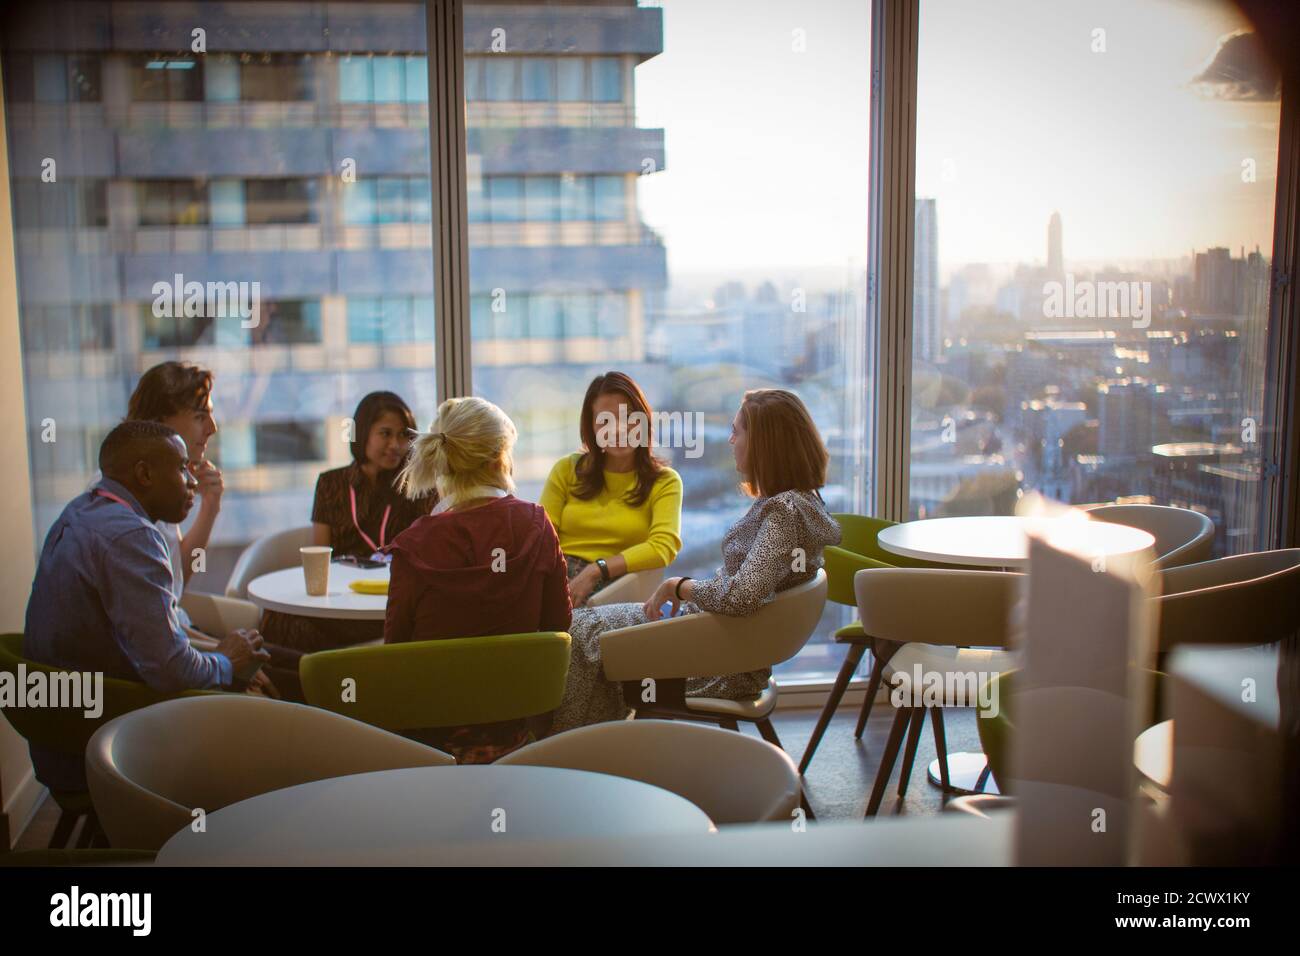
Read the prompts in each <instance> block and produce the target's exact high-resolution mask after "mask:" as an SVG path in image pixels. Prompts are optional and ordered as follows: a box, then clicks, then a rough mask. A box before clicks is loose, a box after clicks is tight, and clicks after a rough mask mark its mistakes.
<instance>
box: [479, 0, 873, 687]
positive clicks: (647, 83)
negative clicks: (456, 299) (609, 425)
mask: <svg viewBox="0 0 1300 956" xmlns="http://www.w3.org/2000/svg"><path fill="white" fill-rule="evenodd" d="M531 6H532V8H531V9H529V10H528V11H527V13H526V14H525V13H522V12H521V13H520V14H518V16H519V24H521V25H522V24H525V23H526V24H528V28H527V29H524V28H522V26H521V27H520V28H519V29H515V27H516V24H515V22H514V21H512V19H511V14H510V11H511V10H512V9H514V8H512V7H498V6H495V5H494V6H491V7H486V6H484V7H481V8H478V9H480V10H482V11H488V10H490V11H491V13H492V22H493V23H498V24H500V25H501V26H503V27H504V28H505V31H506V36H507V37H510V38H514V39H513V42H514V45H512V46H511V47H510V53H511V55H512V57H507V56H506V55H503V54H492V53H490V52H489V42H490V38H489V37H486V36H484V37H473V36H467V37H466V52H467V54H468V55H469V61H468V62H470V63H472V64H474V65H470V66H467V74H466V76H467V96H468V97H469V98H470V99H477V98H479V94H480V93H481V94H482V96H483V97H484V98H486V99H489V100H492V99H500V100H506V99H510V100H517V99H521V98H522V99H523V100H525V101H527V100H528V99H530V98H531V97H530V96H529V89H530V82H531V81H530V79H529V76H530V74H529V71H530V70H531V69H533V67H532V66H530V64H532V63H535V62H537V61H539V60H546V59H548V60H550V61H551V62H553V63H554V69H555V99H556V100H559V101H563V102H565V103H572V102H577V101H586V102H591V103H593V104H611V103H625V104H626V106H627V107H628V108H627V109H626V110H621V111H620V110H610V109H609V108H608V107H605V108H603V109H602V110H600V111H599V115H600V116H601V117H602V119H601V122H602V123H610V124H611V125H601V126H593V127H592V128H591V129H590V130H584V131H583V132H584V134H586V135H585V136H584V137H583V141H582V144H581V146H576V145H574V144H573V142H572V141H571V140H570V139H569V138H566V137H561V136H558V135H554V134H553V133H551V132H550V131H549V130H548V129H547V127H548V126H553V125H554V124H555V123H557V122H559V121H560V120H559V119H558V116H559V114H561V112H562V111H559V110H556V109H555V107H554V105H553V104H551V103H540V102H538V103H532V104H530V103H528V102H522V103H518V104H517V105H514V106H512V110H513V112H512V113H511V114H510V116H511V118H512V123H511V125H510V126H507V125H505V124H504V123H503V122H502V121H501V119H500V117H498V116H496V115H494V114H493V113H492V112H491V111H490V110H477V109H471V110H469V111H468V119H469V123H470V140H471V142H472V143H473V142H475V141H476V140H475V134H476V132H477V131H476V129H475V125H476V124H482V125H484V126H488V125H490V126H491V130H490V138H489V136H488V135H486V134H487V132H488V131H487V130H484V131H483V132H484V136H483V140H482V141H484V142H488V141H490V143H491V148H490V149H489V148H485V149H484V150H483V152H482V153H481V154H479V155H474V156H471V157H470V168H471V169H475V170H477V171H478V173H479V176H478V181H479V183H481V190H482V196H481V198H480V197H479V196H478V195H477V194H475V193H474V192H471V200H470V203H471V205H470V213H471V219H472V220H483V219H488V220H491V221H492V222H493V223H494V224H495V223H498V222H509V221H513V220H518V219H521V218H522V219H526V220H527V221H528V222H530V223H531V222H533V221H549V220H552V219H558V220H560V221H561V224H562V226H561V228H558V229H555V230H541V229H539V230H513V229H502V230H497V229H484V230H481V231H479V230H475V231H473V232H472V233H471V236H472V237H473V241H474V243H475V246H474V248H473V249H472V250H471V252H472V255H471V264H470V286H471V290H472V293H473V294H472V298H471V302H470V320H471V330H470V331H471V336H472V348H473V384H474V390H475V392H477V393H479V394H481V395H484V396H486V397H487V398H490V399H492V400H493V401H495V402H497V403H498V404H500V405H501V406H502V407H503V408H505V410H506V411H507V412H508V413H509V414H510V415H511V417H512V418H513V420H514V421H515V424H516V425H517V426H518V428H519V432H520V436H519V444H518V447H517V450H516V456H515V461H516V467H517V477H518V480H519V484H520V494H522V495H524V496H526V497H534V498H535V496H536V495H537V494H539V493H540V491H541V487H542V483H543V481H544V480H545V478H546V475H547V474H548V473H549V471H550V469H551V466H552V465H553V464H554V463H555V461H556V460H557V459H558V458H560V457H561V456H562V455H565V454H568V453H570V452H572V451H575V450H577V449H578V441H579V439H578V410H579V407H580V405H581V402H582V396H583V393H584V391H585V389H586V387H587V384H588V382H590V380H591V378H592V377H593V376H594V375H595V374H597V373H600V372H604V371H607V370H609V369H619V370H621V371H624V372H626V373H628V374H630V375H632V376H633V377H634V378H635V379H636V380H637V381H638V382H639V383H640V384H641V385H642V387H643V388H644V389H645V391H646V392H647V394H648V396H649V398H650V400H651V402H652V403H653V405H654V407H655V408H656V409H657V410H663V411H665V412H677V413H681V414H682V415H685V416H687V417H689V418H690V420H691V422H692V424H694V423H695V421H696V418H697V417H698V420H699V423H700V427H701V431H700V432H699V433H697V434H696V437H699V438H700V439H701V442H700V443H699V444H697V445H695V447H692V448H687V447H685V442H684V441H682V440H681V439H682V436H681V435H678V436H677V439H678V440H677V441H676V442H675V443H674V442H673V440H672V439H673V436H671V435H670V436H667V437H666V439H665V442H664V447H662V448H661V449H660V452H661V454H663V455H664V457H666V458H667V459H668V460H669V461H670V462H671V464H672V466H673V467H674V468H676V469H677V470H678V471H679V472H680V473H681V475H682V479H683V482H684V485H685V502H684V511H683V519H682V538H683V548H682V551H681V553H680V554H679V555H678V557H677V560H676V561H675V562H674V564H673V566H672V571H671V573H674V574H689V575H693V576H696V577H699V576H707V575H711V574H712V573H713V571H714V570H715V569H716V568H717V566H718V565H719V564H720V563H721V560H722V557H721V541H722V536H723V534H724V533H725V532H726V530H727V528H728V526H729V525H730V524H732V523H733V522H734V521H735V520H736V519H737V518H739V517H740V516H741V515H742V514H743V513H744V512H745V510H746V509H747V508H748V507H749V502H748V501H747V500H746V499H745V498H744V497H743V495H742V494H741V493H740V492H739V491H738V489H737V481H738V476H737V474H736V471H735V467H734V461H733V458H732V455H731V448H730V446H729V444H728V441H727V439H728V435H729V432H730V425H731V419H732V416H733V414H734V413H735V411H736V408H737V407H738V405H739V403H740V399H741V396H742V395H743V394H744V392H745V390H746V389H750V388H759V387H764V386H780V387H785V388H791V389H793V390H795V391H796V392H798V393H799V394H800V395H801V396H802V397H803V399H804V401H805V402H806V403H807V404H808V407H809V408H810V410H811V411H812V414H813V416H814V418H815V419H816V420H817V423H818V426H819V427H820V429H821V431H822V433H823V435H824V436H825V438H826V441H827V443H828V445H829V446H830V449H831V454H832V465H831V474H830V480H829V483H828V485H827V487H826V489H825V491H824V494H825V497H826V500H827V503H828V505H829V506H830V508H831V509H832V510H834V511H857V512H864V511H865V502H866V501H867V500H868V492H869V487H868V484H867V478H868V475H869V473H870V469H869V464H870V462H869V458H868V455H867V447H868V446H867V442H868V438H869V434H868V422H869V420H870V407H871V406H870V401H871V387H870V382H868V381H867V379H866V373H865V369H866V356H867V343H868V341H869V340H870V337H869V335H868V330H867V328H866V319H865V302H864V296H863V292H864V290H865V272H864V270H865V264H866V253H867V249H866V235H867V185H868V176H867V168H868V167H867V143H868V126H869V92H870V87H869V62H870V46H869V42H868V41H869V22H868V20H869V8H870V5H869V4H867V3H857V2H854V3H843V2H832V0H813V2H810V3H806V4H802V5H800V7H799V9H798V15H797V16H795V15H794V14H792V13H791V12H790V11H791V8H790V6H789V5H788V4H782V3H777V2H775V0H765V2H755V3H751V4H747V5H746V13H745V16H744V17H743V18H742V19H743V21H744V22H743V23H741V22H740V21H739V20H738V19H737V14H736V7H735V4H732V3H727V2H722V0H664V2H663V3H662V4H661V5H659V4H656V5H655V6H654V7H645V6H642V7H637V6H632V5H630V4H629V5H626V6H623V7H617V8H614V7H607V8H602V29H601V33H600V36H599V37H596V38H591V39H585V40H584V41H583V42H582V43H580V44H579V45H578V46H577V48H573V49H565V50H564V51H563V52H560V51H559V50H554V49H543V48H542V46H541V42H542V41H541V40H540V39H539V40H538V47H537V48H536V49H534V48H530V47H529V45H528V44H529V42H530V41H529V40H528V39H525V38H531V37H533V36H536V37H539V38H541V37H546V36H555V37H569V36H577V37H588V36H590V35H589V34H588V32H587V31H585V30H584V29H582V28H583V26H584V25H585V24H586V20H585V19H584V18H586V17H588V16H589V14H588V13H587V12H586V11H584V10H583V8H582V7H580V6H579V7H575V6H572V5H570V4H566V3H548V4H533V5H531ZM474 10H475V7H473V5H471V6H470V7H469V10H468V11H467V16H470V15H472V13H473V11H474ZM539 21H540V24H541V26H539V25H538V24H539ZM633 36H635V37H637V38H640V39H639V41H638V42H641V43H642V45H641V46H638V47H636V48H637V49H639V50H642V51H643V52H641V53H638V54H637V55H636V56H635V57H633V56H628V55H626V54H624V53H623V51H624V50H626V49H630V48H631V47H630V46H629V44H628V43H627V42H625V41H626V40H627V39H628V38H629V37H633ZM647 36H651V37H654V38H655V40H656V41H657V42H656V43H652V44H648V46H650V47H652V48H653V49H651V50H647V49H646V47H647V44H645V43H644V38H645V37H647ZM519 62H522V63H523V64H524V65H523V76H522V78H520V76H519V66H518V63H519ZM480 71H482V72H480ZM549 75H550V74H549V70H548V71H547V74H546V76H547V77H548V79H546V80H545V81H542V82H543V83H549V82H550V80H549ZM480 84H481V85H480ZM520 84H522V90H523V95H522V97H521V96H520V95H519V93H518V90H519V89H520V88H521V86H520ZM593 115H595V111H593ZM634 117H635V118H634ZM611 118H612V119H611ZM538 127H541V130H538V129H537V128H538ZM630 143H635V144H636V148H635V150H630V149H628V144H630ZM551 144H554V145H551ZM517 156H526V158H527V164H526V165H527V174H526V175H524V174H521V172H520V167H519V165H517ZM474 185H475V183H474V180H473V179H471V187H473V186H474ZM584 221H585V222H588V223H592V224H593V227H592V228H589V229H581V228H572V227H570V226H569V225H568V224H569V223H578V222H584ZM850 616H851V612H850V611H849V609H847V608H844V609H841V608H839V607H838V606H832V607H831V608H830V609H829V610H828V611H827V614H826V619H825V621H824V624H823V628H822V629H821V631H820V633H819V635H818V637H817V638H816V639H815V640H814V641H813V642H812V643H811V644H810V645H809V647H808V648H807V649H806V650H805V651H804V652H803V653H802V654H801V655H800V656H799V657H798V658H797V659H796V660H795V661H792V662H790V663H789V664H788V665H785V666H784V667H783V668H782V669H781V671H780V674H781V676H782V678H783V679H785V680H792V679H800V678H809V679H827V678H829V677H832V676H833V675H834V673H835V671H836V670H837V669H838V668H839V665H840V662H841V660H842V658H843V652H842V651H841V650H839V649H838V648H837V647H833V646H832V645H830V644H829V640H830V633H831V631H832V630H833V629H834V627H836V626H838V625H840V624H844V623H848V620H849V619H850Z"/></svg>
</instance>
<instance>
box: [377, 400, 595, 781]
mask: <svg viewBox="0 0 1300 956" xmlns="http://www.w3.org/2000/svg"><path fill="white" fill-rule="evenodd" d="M515 435H516V432H515V426H514V423H512V422H511V421H510V418H509V417H508V416H507V415H506V414H505V412H503V411H501V409H499V408H498V407H497V406H495V405H493V404H492V403H491V402H489V401H486V400H484V399H482V398H450V399H448V400H447V401H445V402H443V403H442V405H440V406H439V408H438V414H437V417H436V418H435V419H434V422H433V425H432V426H431V427H430V429H429V431H428V432H425V433H423V434H421V435H420V436H419V437H418V438H416V440H415V443H414V445H413V447H412V449H411V453H410V457H409V459H408V461H407V464H406V467H405V468H404V469H403V471H402V473H401V475H400V476H399V478H398V487H399V489H400V490H401V491H402V493H403V494H405V495H406V496H407V497H409V498H412V499H418V498H420V497H422V496H424V495H427V494H428V493H429V492H430V491H432V490H436V491H437V492H438V497H439V503H438V506H437V507H436V508H435V509H434V511H433V513H432V514H430V515H427V516H425V517H421V518H417V519H416V520H415V522H414V523H413V524H412V525H411V526H410V527H409V528H407V529H406V530H405V531H403V532H402V533H401V534H400V535H398V536H397V538H396V539H395V540H394V541H393V543H392V545H391V546H390V547H389V548H388V549H386V550H387V551H388V552H389V553H390V554H391V555H392V565H391V576H390V582H389V588H388V612H387V615H386V618H385V621H384V641H385V642H386V643H396V642H401V641H430V640H439V639H445V638H455V637H484V636H489V635H493V634H518V633H524V632H528V631H567V630H568V629H569V620H570V610H571V608H570V603H569V586H568V577H567V574H566V568H565V561H564V555H563V553H561V551H560V543H559V540H558V539H557V538H556V536H555V529H554V528H552V527H551V522H550V520H549V519H548V518H547V517H546V512H545V511H544V510H543V509H542V508H541V506H539V505H535V504H532V503H531V502H527V501H521V500H519V499H518V498H516V497H515V496H514V480H513V477H512V472H513V470H514V462H513V456H512V452H513V449H514V444H515ZM412 736H418V737H419V739H421V740H423V741H425V742H427V743H429V744H431V745H433V746H435V747H437V748H438V749H440V750H444V751H446V752H448V753H451V754H453V755H454V756H455V757H456V759H457V760H458V761H460V762H461V763H491V762H492V761H493V760H495V759H497V758H498V757H500V756H502V755H504V754H506V753H509V752H510V751H511V750H513V749H515V748H516V747H518V746H521V745H522V744H524V743H525V742H527V737H528V733H527V727H526V725H525V722H524V721H523V720H514V721H502V722H499V723H495V724H479V725H475V726H472V727H438V728H429V729H427V730H424V731H419V732H417V733H416V734H413V735H412Z"/></svg>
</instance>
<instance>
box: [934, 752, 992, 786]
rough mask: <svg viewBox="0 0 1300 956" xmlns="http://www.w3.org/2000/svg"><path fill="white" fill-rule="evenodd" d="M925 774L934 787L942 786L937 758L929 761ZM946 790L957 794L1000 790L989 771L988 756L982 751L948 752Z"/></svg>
mask: <svg viewBox="0 0 1300 956" xmlns="http://www.w3.org/2000/svg"><path fill="white" fill-rule="evenodd" d="M926 776H927V777H928V778H929V780H930V782H931V783H932V784H934V785H935V786H936V787H940V788H942V787H943V781H942V778H941V777H940V776H939V761H938V760H931V761H930V767H929V770H928V772H927V773H926ZM948 790H949V792H951V793H958V794H968V793H1001V792H1002V791H1001V790H999V789H998V785H997V783H995V782H994V780H993V774H992V773H990V772H989V762H988V758H987V757H985V756H984V755H983V754H982V753H955V754H948Z"/></svg>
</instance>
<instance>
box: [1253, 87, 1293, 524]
mask: <svg viewBox="0 0 1300 956" xmlns="http://www.w3.org/2000/svg"><path fill="white" fill-rule="evenodd" d="M1281 112H1282V116H1281V123H1280V126H1279V135H1278V159H1277V196H1276V200H1275V208H1274V214H1273V267H1272V275H1271V277H1270V278H1271V280H1272V281H1271V283H1270V290H1269V322H1268V334H1267V337H1266V340H1267V343H1268V345H1267V349H1266V362H1267V363H1268V366H1267V369H1266V378H1265V382H1266V391H1265V408H1264V421H1265V423H1266V426H1271V427H1265V428H1263V429H1261V437H1262V438H1263V439H1264V440H1265V441H1266V442H1268V446H1267V447H1266V448H1264V449H1262V451H1263V455H1262V456H1261V457H1262V459H1263V461H1262V462H1261V465H1262V466H1263V468H1262V474H1261V476H1260V480H1261V484H1262V487H1261V489H1260V490H1261V494H1260V496H1259V497H1260V541H1259V546H1260V547H1261V548H1294V547H1297V546H1300V514H1298V511H1300V367H1298V366H1300V296H1297V295H1296V283H1297V281H1300V69H1295V68H1292V69H1290V70H1289V71H1288V73H1287V75H1286V76H1285V77H1284V80H1283V84H1282V104H1281Z"/></svg>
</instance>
